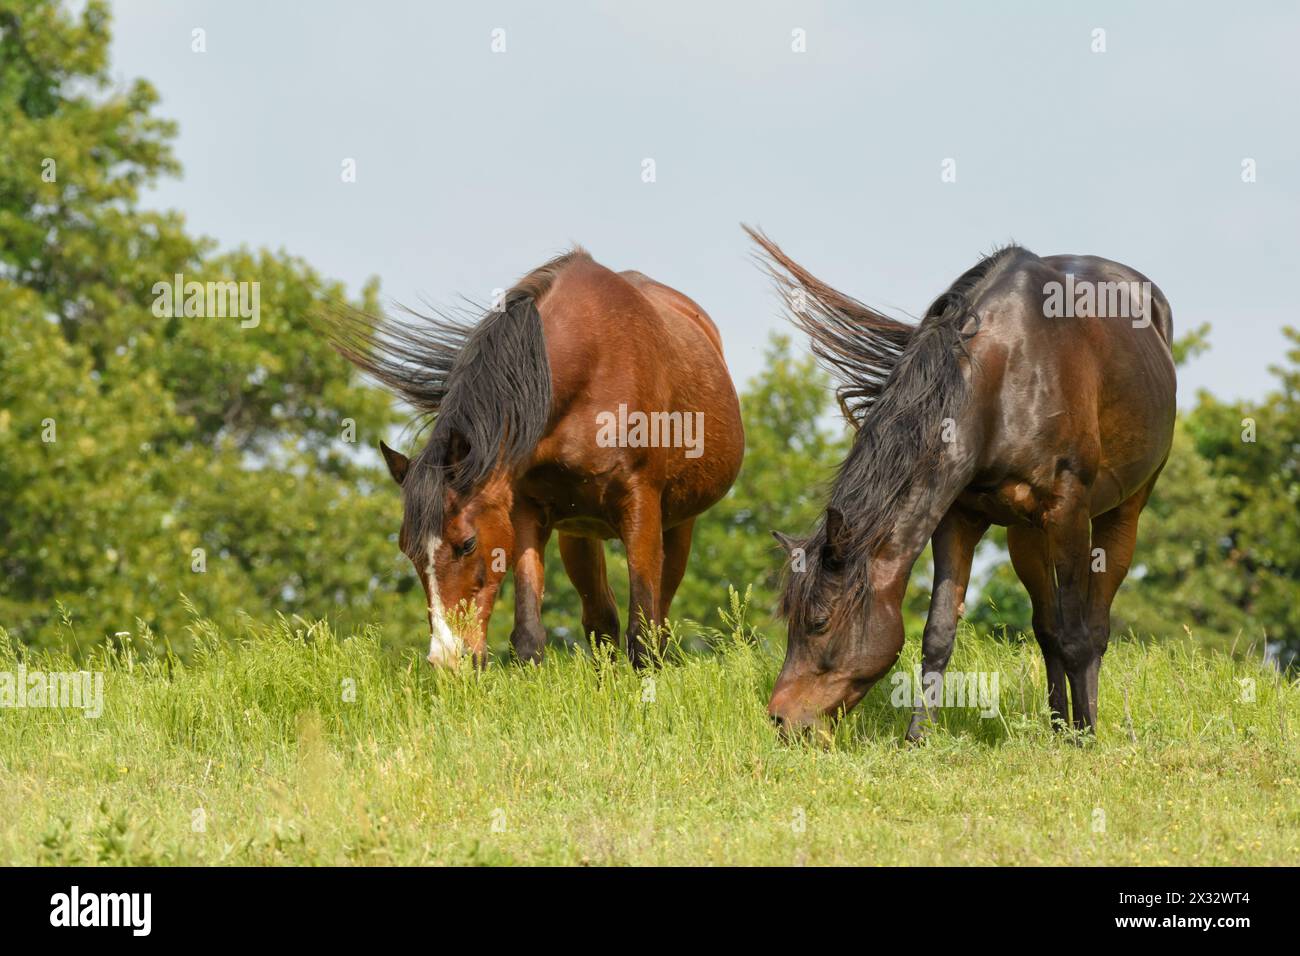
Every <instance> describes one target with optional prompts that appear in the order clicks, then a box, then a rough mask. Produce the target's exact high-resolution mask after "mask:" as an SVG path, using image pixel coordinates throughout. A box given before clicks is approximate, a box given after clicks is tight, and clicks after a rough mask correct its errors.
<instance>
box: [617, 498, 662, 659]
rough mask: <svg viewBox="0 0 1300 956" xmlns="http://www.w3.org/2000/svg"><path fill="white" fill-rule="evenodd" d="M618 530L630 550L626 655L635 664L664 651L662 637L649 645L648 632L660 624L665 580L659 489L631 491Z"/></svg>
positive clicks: (628, 560) (628, 559)
mask: <svg viewBox="0 0 1300 956" xmlns="http://www.w3.org/2000/svg"><path fill="white" fill-rule="evenodd" d="M620 524H621V527H620V529H619V533H620V535H621V537H622V538H623V545H624V547H625V548H626V549H627V575H628V585H629V587H628V591H629V592H630V600H629V606H628V613H627V656H628V659H629V660H631V662H632V666H633V667H642V666H644V665H646V664H648V663H651V662H652V660H653V653H654V652H655V651H658V652H660V653H662V652H663V647H662V644H663V641H662V637H659V638H658V639H657V640H656V645H657V646H656V647H653V648H652V647H648V646H646V643H645V641H646V638H645V636H644V635H645V631H646V629H647V626H650V627H651V628H652V629H653V628H654V626H655V625H657V624H658V623H659V589H660V586H661V583H662V581H663V566H664V538H663V516H662V514H661V511H660V495H659V492H658V491H651V490H646V489H637V490H634V491H633V492H631V494H630V496H629V499H628V502H627V504H626V505H625V507H624V510H623V517H622V521H621V522H620Z"/></svg>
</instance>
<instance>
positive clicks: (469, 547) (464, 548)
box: [453, 537, 478, 558]
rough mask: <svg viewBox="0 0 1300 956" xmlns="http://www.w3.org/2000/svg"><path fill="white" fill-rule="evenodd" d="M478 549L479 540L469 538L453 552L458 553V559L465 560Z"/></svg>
mask: <svg viewBox="0 0 1300 956" xmlns="http://www.w3.org/2000/svg"><path fill="white" fill-rule="evenodd" d="M477 547H478V538H477V537H469V538H466V539H465V540H464V541H463V542H462V543H461V544H460V545H459V546H458V547H456V548H455V549H453V550H455V552H456V557H458V558H463V557H465V556H466V555H467V554H473V553H474V549H475V548H477Z"/></svg>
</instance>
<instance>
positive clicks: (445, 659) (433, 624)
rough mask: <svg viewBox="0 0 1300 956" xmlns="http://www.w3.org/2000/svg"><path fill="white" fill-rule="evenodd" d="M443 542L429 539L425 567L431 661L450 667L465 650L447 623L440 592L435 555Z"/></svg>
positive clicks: (440, 665) (431, 662) (437, 664)
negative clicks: (427, 589)
mask: <svg viewBox="0 0 1300 956" xmlns="http://www.w3.org/2000/svg"><path fill="white" fill-rule="evenodd" d="M441 543H442V542H441V541H440V540H438V539H437V538H431V539H430V540H429V548H428V563H427V564H426V565H425V569H424V573H425V576H426V578H427V579H428V582H429V663H430V664H432V665H433V666H434V667H448V666H451V665H453V664H455V663H456V662H457V661H458V660H459V659H460V655H461V653H462V652H463V651H464V644H463V643H462V641H461V639H460V638H459V637H457V636H456V635H455V634H453V633H452V631H451V628H450V627H449V626H448V625H447V618H446V616H445V613H444V611H443V607H442V595H441V594H439V593H438V576H437V572H436V570H435V564H434V556H435V555H436V554H437V553H438V545H440V544H441Z"/></svg>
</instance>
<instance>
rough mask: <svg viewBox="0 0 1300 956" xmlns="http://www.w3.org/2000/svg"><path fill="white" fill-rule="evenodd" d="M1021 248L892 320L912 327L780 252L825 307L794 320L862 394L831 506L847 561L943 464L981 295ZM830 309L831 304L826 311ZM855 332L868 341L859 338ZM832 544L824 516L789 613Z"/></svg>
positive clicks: (852, 393) (797, 608)
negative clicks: (908, 319)
mask: <svg viewBox="0 0 1300 956" xmlns="http://www.w3.org/2000/svg"><path fill="white" fill-rule="evenodd" d="M769 242H770V241H769ZM765 247H766V244H765ZM768 251H769V255H770V252H771V250H770V249H769V250H768ZM777 251H778V252H779V250H777ZM1022 254H1027V253H1026V251H1025V250H1024V249H1022V248H1021V247H1020V246H1016V245H1008V246H1005V247H1003V248H1000V249H998V250H997V251H995V252H993V253H992V254H990V255H988V256H985V257H983V258H981V259H980V261H979V262H977V263H976V264H975V265H974V266H972V267H971V268H970V269H968V270H967V271H966V272H964V273H962V275H961V276H960V277H959V278H958V279H957V280H956V281H955V282H953V283H952V285H951V286H949V287H948V289H947V291H946V292H944V293H943V294H942V295H940V296H939V297H938V298H937V299H935V300H934V302H933V303H932V304H931V305H930V307H929V309H927V310H926V313H925V316H924V317H923V318H922V319H921V321H920V322H919V323H918V324H917V325H915V326H911V325H906V324H904V323H900V322H896V321H895V320H892V319H889V320H888V321H889V322H891V323H894V325H896V326H900V327H901V328H902V329H904V330H906V332H905V335H904V334H903V333H901V332H899V331H898V330H897V329H896V328H894V325H890V326H887V327H886V329H885V331H883V332H882V331H880V330H878V328H877V326H878V325H879V318H880V316H879V313H876V312H874V311H872V310H870V309H867V307H866V306H862V305H861V304H860V303H857V302H856V300H853V299H849V298H848V297H846V296H841V295H840V294H839V293H836V292H834V290H829V291H830V293H831V294H827V292H826V291H825V290H828V289H829V287H828V286H825V285H824V284H823V283H820V282H818V281H817V280H815V279H813V280H812V281H813V282H814V283H816V285H812V286H810V285H809V283H807V282H805V281H804V279H803V276H806V275H807V273H806V272H803V270H800V273H802V276H801V275H800V273H795V272H793V271H792V270H789V268H788V265H787V263H788V262H789V260H788V258H787V257H784V256H782V257H781V259H778V260H776V261H777V262H778V264H781V265H782V266H784V267H786V268H787V272H789V273H790V275H791V276H793V279H789V278H787V279H786V282H787V284H788V285H787V288H791V287H793V286H794V285H795V284H797V285H798V286H800V287H803V288H805V289H806V290H807V293H808V296H810V297H811V298H812V299H813V300H814V301H815V302H816V303H818V308H819V309H820V310H822V314H821V315H820V316H814V317H812V318H810V317H809V316H808V315H807V314H805V315H804V316H803V317H801V318H796V319H795V322H796V324H798V325H799V326H800V327H801V328H804V329H805V330H809V327H810V326H812V330H810V332H811V334H812V335H813V340H814V343H815V344H814V350H815V351H817V350H818V348H819V347H820V349H821V350H820V351H817V354H818V355H819V356H822V357H823V359H824V360H826V359H825V356H824V355H823V352H826V353H829V354H830V355H831V356H832V357H833V359H832V360H828V364H830V365H831V366H832V368H833V370H834V371H835V372H836V373H837V375H838V377H839V378H840V381H841V390H840V398H841V405H842V406H844V405H846V404H850V403H852V402H855V401H856V403H857V404H856V406H855V407H854V408H853V409H850V408H846V409H845V414H846V415H847V416H848V417H849V420H850V421H851V422H853V423H854V424H856V425H857V426H858V430H857V433H856V435H855V436H854V440H853V446H852V448H851V449H850V451H849V453H848V455H847V457H846V458H845V460H844V462H843V464H841V466H840V469H839V472H838V474H837V475H836V478H835V482H834V485H833V486H832V489H831V494H830V501H829V504H828V510H829V509H835V510H836V511H838V512H840V514H841V515H842V516H843V524H844V530H843V531H842V532H841V533H840V536H839V537H840V540H839V541H838V542H837V543H838V546H839V548H840V551H841V554H840V561H841V562H842V564H843V565H844V566H845V567H852V568H858V569H865V568H866V567H868V563H869V562H868V559H869V558H870V556H871V555H872V553H874V551H875V550H876V548H877V547H879V545H880V544H881V542H882V541H883V540H884V539H885V537H886V536H887V535H888V534H889V533H890V531H892V530H893V527H894V523H895V520H896V518H897V515H898V512H899V509H900V508H901V506H902V505H903V503H904V501H905V499H906V498H907V496H908V494H909V493H910V492H911V491H912V489H913V487H914V486H915V485H916V484H917V482H918V481H920V480H922V479H923V478H924V476H925V475H926V474H928V473H930V472H931V471H932V470H933V469H934V468H935V466H936V465H937V463H938V459H939V455H940V451H941V449H942V429H943V422H944V420H945V419H956V417H957V415H958V413H959V412H960V411H961V409H962V408H963V406H964V405H965V402H966V394H967V388H966V379H965V376H964V375H963V371H962V363H963V361H966V360H967V359H968V354H967V352H966V347H965V340H966V339H967V338H969V337H970V336H972V335H974V334H975V332H976V331H978V328H979V316H978V315H977V314H976V312H975V306H976V301H977V299H978V298H979V296H980V294H981V293H982V292H983V291H984V290H985V289H987V288H988V287H989V286H990V285H991V284H992V282H993V280H994V278H995V277H996V276H997V275H998V274H1000V273H1001V272H1002V271H1003V270H1004V269H1005V268H1006V266H1007V265H1008V264H1009V263H1011V262H1012V261H1014V260H1015V259H1017V258H1019V257H1020V256H1021V255H1022ZM782 260H785V261H784V262H783V261H782ZM809 278H811V277H809ZM788 294H789V293H788V292H787V297H788ZM846 304H847V305H846ZM825 312H831V313H832V314H831V315H830V316H829V318H828V317H826V315H825ZM863 330H865V332H864V331H863ZM854 335H862V336H863V340H864V341H863V342H862V343H861V344H855V343H854V341H853V336H854ZM900 341H901V344H900ZM846 396H847V398H848V402H846ZM853 411H856V413H857V414H856V415H855V414H853ZM826 544H827V528H826V524H825V521H823V522H822V523H821V524H820V525H819V526H818V528H817V529H816V531H814V532H813V534H812V536H811V537H810V538H809V539H808V541H806V542H805V543H804V544H803V548H804V554H805V560H806V562H807V568H806V572H805V573H800V574H789V575H787V580H786V588H785V594H784V597H783V599H782V607H781V610H782V612H783V613H784V614H785V615H786V616H787V617H789V616H791V615H793V614H805V613H807V612H808V610H809V603H810V601H811V599H812V597H813V595H814V594H815V593H816V592H815V588H816V582H817V572H818V571H819V570H820V565H821V561H822V555H823V552H824V551H825V549H826ZM866 588H867V584H866V581H865V580H862V581H858V582H854V586H853V590H854V591H856V592H858V593H863V592H865V591H866Z"/></svg>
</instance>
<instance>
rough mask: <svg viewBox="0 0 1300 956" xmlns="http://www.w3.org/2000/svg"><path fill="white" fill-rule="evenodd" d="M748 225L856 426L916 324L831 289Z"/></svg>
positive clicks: (790, 310)
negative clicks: (831, 377)
mask: <svg viewBox="0 0 1300 956" xmlns="http://www.w3.org/2000/svg"><path fill="white" fill-rule="evenodd" d="M742 228H744V230H745V232H746V233H748V234H749V237H750V238H751V239H753V240H754V242H756V243H757V244H758V246H759V248H760V249H761V250H762V251H761V252H760V253H756V254H755V257H756V258H757V259H758V261H759V264H760V265H761V266H762V267H763V269H764V271H766V272H767V274H768V275H770V276H771V277H772V279H773V280H774V281H775V283H776V287H777V291H778V292H780V293H781V297H782V298H783V299H784V300H785V304H786V309H787V311H788V313H789V316H790V320H791V321H792V322H793V323H794V324H795V325H796V326H797V327H798V328H799V329H801V330H802V331H803V332H804V333H805V334H807V336H808V337H809V339H811V341H812V350H813V354H814V355H816V356H817V359H818V361H820V362H821V364H822V366H823V367H824V368H825V369H826V370H827V371H828V372H830V373H831V375H832V376H833V377H834V378H835V380H836V382H837V383H838V387H837V388H836V390H835V397H836V399H837V400H838V401H839V405H840V410H841V411H842V412H843V413H844V416H845V417H846V418H847V419H848V420H849V421H850V422H851V423H852V424H854V425H857V424H860V423H861V421H862V417H863V415H864V414H865V413H866V412H867V410H868V409H870V408H871V406H872V404H873V403H874V402H875V400H876V399H877V398H879V397H880V392H881V389H883V388H884V386H885V382H886V380H888V378H889V376H890V373H892V372H893V370H894V367H895V366H896V365H897V364H898V359H899V357H900V356H901V355H902V354H903V350H904V349H905V348H906V347H907V343H908V342H909V341H910V340H911V338H912V334H913V333H914V332H915V330H916V327H915V326H912V325H909V324H907V323H906V322H900V321H898V320H897V319H892V318H890V317H889V316H887V315H882V314H881V313H879V312H877V311H876V310H875V309H872V308H870V307H869V306H867V305H864V304H863V303H861V302H859V301H858V300H857V299H855V298H853V297H852V296H848V295H845V294H844V293H842V292H839V291H838V290H836V289H833V288H831V287H830V286H829V285H827V284H826V283H825V282H822V281H821V280H820V279H818V278H817V277H816V276H814V275H813V274H812V273H811V272H809V271H808V270H807V269H805V268H804V267H803V266H801V265H799V263H797V262H795V261H794V260H793V259H791V258H790V257H789V256H788V255H786V254H785V253H784V252H782V251H781V247H780V246H778V245H777V244H776V243H775V242H773V241H772V240H771V239H769V238H768V237H767V236H766V235H765V234H764V233H763V232H762V231H761V230H758V229H754V228H752V227H750V226H743V227H742Z"/></svg>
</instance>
